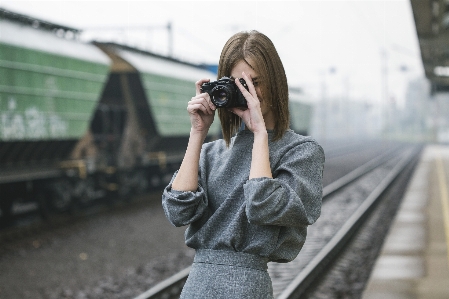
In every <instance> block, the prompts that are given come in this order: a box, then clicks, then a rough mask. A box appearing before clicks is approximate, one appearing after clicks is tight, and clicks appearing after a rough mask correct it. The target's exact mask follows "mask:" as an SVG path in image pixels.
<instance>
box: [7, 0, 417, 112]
mask: <svg viewBox="0 0 449 299" xmlns="http://www.w3.org/2000/svg"><path fill="white" fill-rule="evenodd" d="M0 7H2V8H5V9H9V10H12V11H15V12H18V13H22V14H26V15H29V16H33V17H36V18H40V19H44V20H47V21H50V22H54V23H58V24H62V25H66V26H71V27H75V28H79V29H83V33H82V35H81V39H82V40H83V41H90V40H92V39H96V40H100V41H113V42H118V43H123V44H127V45H130V46H133V47H138V48H140V49H144V50H149V51H153V52H156V53H159V54H164V55H168V54H169V53H170V52H169V51H170V50H169V49H170V47H169V40H170V39H169V34H168V31H167V30H166V26H167V24H168V23H171V25H172V55H173V56H174V57H175V58H178V59H182V60H186V61H189V62H194V63H210V64H216V63H218V59H219V56H220V52H221V49H222V47H223V45H224V44H225V42H226V41H227V39H228V38H229V37H231V36H232V35H233V34H234V33H236V32H238V31H242V30H252V29H255V30H258V31H260V32H262V33H264V34H265V35H267V36H268V37H269V38H270V39H271V40H272V41H273V43H274V45H275V47H276V49H277V51H278V53H279V55H280V57H281V59H282V61H283V64H284V68H285V71H286V74H287V78H288V82H289V84H290V85H291V86H294V87H300V88H302V89H303V90H304V92H305V93H306V94H308V95H310V96H311V97H313V98H315V99H316V100H319V99H322V98H323V97H326V98H329V99H331V98H335V99H337V98H349V99H351V100H356V101H366V102H370V103H375V104H381V103H384V102H385V99H386V98H388V99H389V100H390V101H391V100H392V99H394V100H395V101H396V102H397V103H398V105H399V106H401V105H403V103H404V99H405V90H406V87H407V84H408V81H409V80H411V79H415V78H417V77H423V76H424V72H423V68H422V62H421V57H420V52H419V45H418V41H417V36H416V31H415V24H414V20H413V14H412V10H411V5H410V2H409V0H370V1H368V0H352V1H350V0H327V1H324V0H309V1H305V0H304V1H301V0H297V1H167V0H165V1H149V0H145V1H132V0H129V1H126V0H119V1H104V0H103V1H100V0H91V1H83V0H65V1H43V0H28V1H25V0H0ZM0 34H1V28H0ZM384 82H386V84H384Z"/></svg>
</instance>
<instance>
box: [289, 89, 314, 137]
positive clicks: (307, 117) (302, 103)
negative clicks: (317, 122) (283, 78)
mask: <svg viewBox="0 0 449 299" xmlns="http://www.w3.org/2000/svg"><path fill="white" fill-rule="evenodd" d="M288 97H289V110H290V128H291V129H292V130H293V131H295V132H296V133H298V134H301V135H308V134H309V133H310V132H309V131H310V126H311V122H312V116H313V112H314V103H313V100H312V99H311V98H310V97H308V96H307V95H306V94H305V93H304V92H303V91H302V90H301V89H300V88H295V87H290V88H289V89H288Z"/></svg>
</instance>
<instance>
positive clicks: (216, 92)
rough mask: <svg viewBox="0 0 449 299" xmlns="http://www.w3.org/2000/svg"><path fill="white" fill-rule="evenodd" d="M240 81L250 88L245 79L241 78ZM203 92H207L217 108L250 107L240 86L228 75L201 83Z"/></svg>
mask: <svg viewBox="0 0 449 299" xmlns="http://www.w3.org/2000/svg"><path fill="white" fill-rule="evenodd" d="M239 81H240V83H242V85H243V87H245V88H246V90H248V85H247V84H246V82H245V80H244V79H242V78H240V79H239ZM201 92H207V93H208V94H209V96H210V99H211V101H212V103H214V105H215V106H216V107H217V108H232V107H248V105H247V103H246V99H245V97H244V96H243V94H242V92H241V91H240V89H239V87H238V86H237V84H235V82H234V80H232V79H231V78H228V77H222V78H221V79H219V80H217V81H213V82H207V83H204V84H203V85H201Z"/></svg>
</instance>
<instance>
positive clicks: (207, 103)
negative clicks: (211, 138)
mask: <svg viewBox="0 0 449 299" xmlns="http://www.w3.org/2000/svg"><path fill="white" fill-rule="evenodd" d="M209 81H210V80H209V79H201V80H199V81H197V82H196V83H195V87H196V96H194V97H193V98H192V99H191V100H190V101H189V103H188V105H187V111H188V112H189V116H190V123H191V124H192V130H193V131H194V132H197V133H202V134H207V132H208V131H209V128H210V126H211V125H212V122H213V121H214V116H215V109H216V107H215V105H214V104H213V103H212V101H211V100H210V96H209V94H208V93H207V92H204V93H201V85H203V83H206V82H209Z"/></svg>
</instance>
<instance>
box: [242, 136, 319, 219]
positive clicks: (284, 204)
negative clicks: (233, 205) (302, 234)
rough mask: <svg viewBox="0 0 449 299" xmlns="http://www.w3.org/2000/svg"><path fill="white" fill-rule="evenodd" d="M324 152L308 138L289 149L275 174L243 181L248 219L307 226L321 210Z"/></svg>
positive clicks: (316, 217)
mask: <svg viewBox="0 0 449 299" xmlns="http://www.w3.org/2000/svg"><path fill="white" fill-rule="evenodd" d="M323 164H324V152H323V149H322V148H321V146H319V145H318V144H317V143H315V142H312V141H308V142H304V143H301V144H299V145H297V146H295V147H293V148H292V149H290V150H289V151H288V152H287V153H286V154H284V156H283V157H282V158H281V161H280V163H279V166H277V167H276V169H275V170H274V171H273V178H272V179H271V178H254V179H251V180H248V181H247V182H246V183H245V185H244V195H245V200H246V214H247V217H248V221H249V222H250V223H252V224H258V225H279V226H289V227H304V226H307V225H310V224H312V223H314V222H315V221H316V220H317V219H318V217H319V216H320V213H321V200H322V190H323V185H322V177H323Z"/></svg>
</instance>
